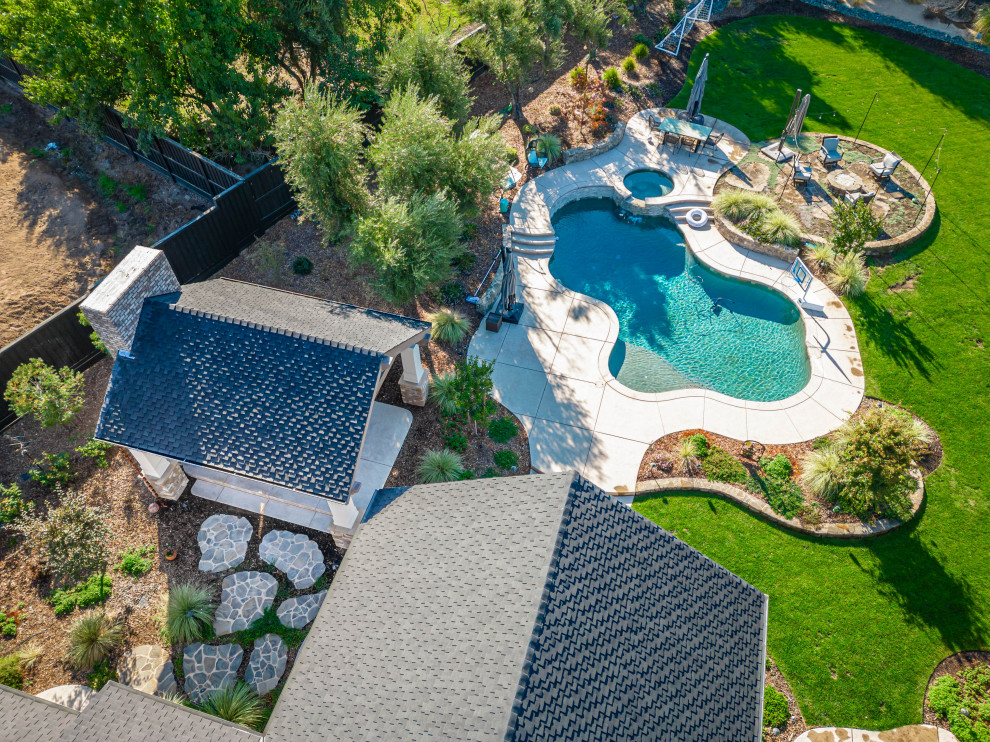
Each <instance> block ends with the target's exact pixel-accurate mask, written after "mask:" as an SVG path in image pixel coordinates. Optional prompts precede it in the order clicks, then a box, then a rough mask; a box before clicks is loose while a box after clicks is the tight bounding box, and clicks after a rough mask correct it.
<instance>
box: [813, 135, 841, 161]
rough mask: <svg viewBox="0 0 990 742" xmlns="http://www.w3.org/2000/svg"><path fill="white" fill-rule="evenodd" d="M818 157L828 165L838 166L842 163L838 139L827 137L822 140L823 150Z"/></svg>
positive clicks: (819, 151)
mask: <svg viewBox="0 0 990 742" xmlns="http://www.w3.org/2000/svg"><path fill="white" fill-rule="evenodd" d="M818 156H819V157H821V159H822V162H823V163H824V164H826V165H837V164H838V163H839V162H841V161H842V152H840V151H839V138H838V137H825V138H824V139H823V140H822V148H821V149H820V150H818Z"/></svg>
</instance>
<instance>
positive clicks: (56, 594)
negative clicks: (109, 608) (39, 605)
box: [48, 573, 113, 616]
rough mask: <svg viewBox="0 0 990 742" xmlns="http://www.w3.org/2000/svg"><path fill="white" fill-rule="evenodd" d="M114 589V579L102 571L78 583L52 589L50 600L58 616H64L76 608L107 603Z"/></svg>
mask: <svg viewBox="0 0 990 742" xmlns="http://www.w3.org/2000/svg"><path fill="white" fill-rule="evenodd" d="M112 591H113V580H111V579H110V578H109V577H107V576H106V575H104V574H102V573H101V574H93V575H90V576H89V577H88V578H87V579H86V580H83V581H82V582H80V583H78V584H76V585H73V586H71V587H67V588H64V589H62V590H54V591H52V594H51V596H50V597H49V598H48V602H49V603H51V605H52V610H53V611H54V612H55V615H56V616H64V615H66V614H67V613H72V611H74V610H75V609H76V608H89V607H90V606H91V605H99V604H100V603H106V602H107V600H108V599H109V598H110V593H111V592H112Z"/></svg>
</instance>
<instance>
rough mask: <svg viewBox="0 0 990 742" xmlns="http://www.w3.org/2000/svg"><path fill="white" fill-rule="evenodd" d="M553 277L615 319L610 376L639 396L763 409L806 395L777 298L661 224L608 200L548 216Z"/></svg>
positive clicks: (787, 317) (787, 316)
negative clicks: (679, 392)
mask: <svg viewBox="0 0 990 742" xmlns="http://www.w3.org/2000/svg"><path fill="white" fill-rule="evenodd" d="M553 224H554V229H555V230H556V233H557V238H558V239H557V247H556V249H555V250H554V254H553V258H551V260H550V272H551V273H552V274H553V275H554V277H555V278H556V279H557V280H558V281H560V283H562V284H563V285H564V286H566V287H567V288H569V289H571V290H573V291H577V292H579V293H582V294H586V295H587V296H591V297H593V298H595V299H598V300H600V301H602V302H605V303H606V304H608V305H609V306H610V307H612V309H613V310H614V311H615V313H616V315H617V316H618V318H619V325H620V329H619V338H618V340H617V341H616V344H615V348H614V349H613V350H612V354H611V356H610V358H609V370H610V371H611V372H612V375H613V376H615V377H616V378H617V379H618V380H619V382H621V383H622V384H624V385H625V386H627V387H629V388H630V389H634V390H636V391H641V392H665V391H671V390H675V389H684V388H690V387H700V388H704V389H711V390H714V391H717V392H721V393H723V394H727V395H729V396H732V397H736V398H739V399H749V400H754V401H761V402H769V401H773V400H777V399H784V398H785V397H789V396H791V395H792V394H795V393H797V392H798V391H800V390H801V389H803V388H804V387H805V385H806V384H807V383H808V380H809V378H810V377H811V364H810V360H809V358H808V352H807V350H806V348H805V344H804V342H805V337H804V322H803V321H802V319H801V315H800V312H799V311H798V309H797V307H796V306H794V304H793V303H791V302H790V301H789V300H788V299H787V298H785V297H784V296H783V295H782V294H780V293H779V292H777V291H774V290H772V289H770V288H767V287H765V286H760V285H758V284H755V283H749V282H746V281H740V280H738V279H735V278H730V277H728V276H725V275H722V274H721V273H717V272H715V271H713V270H711V269H710V268H707V267H705V266H704V265H702V264H700V263H699V262H698V261H697V260H696V259H695V258H694V256H693V255H692V254H691V251H690V250H689V249H688V248H687V246H686V245H685V244H684V240H683V238H682V237H681V233H680V232H679V231H678V230H677V228H676V227H675V226H674V224H673V223H672V222H670V221H668V220H666V219H660V218H651V217H643V218H642V219H641V220H640V221H638V222H635V223H634V222H632V221H628V220H626V219H623V218H622V217H621V216H620V212H619V210H618V209H617V208H616V206H615V204H614V203H613V202H612V201H611V200H608V199H584V200H581V201H576V202H573V203H571V204H568V205H566V206H564V207H562V208H561V209H560V210H558V211H557V213H556V214H554V217H553Z"/></svg>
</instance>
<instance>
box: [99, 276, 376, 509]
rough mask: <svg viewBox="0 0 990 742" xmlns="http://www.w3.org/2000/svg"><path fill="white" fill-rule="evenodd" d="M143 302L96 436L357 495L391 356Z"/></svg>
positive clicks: (324, 491)
mask: <svg viewBox="0 0 990 742" xmlns="http://www.w3.org/2000/svg"><path fill="white" fill-rule="evenodd" d="M174 299H175V295H166V296H162V297H156V298H153V299H149V300H147V301H146V302H145V304H144V308H143V310H142V312H141V318H140V320H139V323H138V328H137V333H136V334H135V337H134V343H133V345H132V346H131V351H130V354H129V357H128V356H125V355H123V354H121V355H120V356H118V357H117V359H116V361H115V363H114V368H113V375H112V377H111V380H110V385H109V387H108V389H107V396H106V399H105V400H104V403H103V409H102V411H101V413H100V420H99V422H98V424H97V428H96V437H97V438H99V439H101V440H106V441H110V442H112V443H117V444H120V445H123V446H130V447H133V448H138V449H142V450H145V451H150V452H152V453H157V454H160V455H162V456H166V457H168V458H172V459H178V460H180V461H185V462H191V463H195V464H202V465H205V466H211V467H215V468H217V469H222V470H225V471H231V472H235V473H237V474H242V475H246V476H249V477H254V478H256V479H260V480H263V481H265V482H271V483H273V484H277V485H280V486H283V487H289V488H292V489H297V490H300V491H303V492H307V493H310V494H314V495H320V496H323V497H330V498H334V499H339V500H344V499H346V498H347V496H348V494H349V491H350V486H351V481H352V479H353V476H354V468H355V466H356V465H357V460H358V454H359V451H360V446H361V441H362V439H363V437H364V431H365V428H366V426H367V419H368V414H369V412H370V410H371V404H372V400H373V397H374V393H375V386H376V383H377V381H378V377H379V372H380V370H381V367H382V366H381V364H382V360H383V357H382V356H380V355H378V354H377V353H370V352H368V351H355V350H347V349H345V348H342V347H337V346H335V345H331V344H329V341H323V340H320V341H316V340H312V339H306V338H303V337H300V336H299V335H298V334H296V333H289V332H287V331H285V330H271V329H261V328H259V327H257V326H253V325H251V324H247V323H246V322H245V321H242V320H230V319H226V318H224V317H219V316H216V315H209V316H207V315H203V314H201V313H199V312H196V313H193V312H194V311H195V310H191V309H189V308H188V307H186V308H180V307H176V306H174V305H172V304H170V302H171V301H173V300H174Z"/></svg>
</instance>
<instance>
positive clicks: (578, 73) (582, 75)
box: [570, 67, 588, 91]
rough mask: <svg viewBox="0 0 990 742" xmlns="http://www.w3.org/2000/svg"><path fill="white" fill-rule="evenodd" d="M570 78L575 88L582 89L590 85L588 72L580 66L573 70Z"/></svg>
mask: <svg viewBox="0 0 990 742" xmlns="http://www.w3.org/2000/svg"><path fill="white" fill-rule="evenodd" d="M570 79H571V87H572V88H574V89H575V90H578V91H581V90H584V89H585V88H587V87H588V73H587V72H585V71H584V70H582V69H580V68H578V67H575V68H574V69H573V70H571V74H570Z"/></svg>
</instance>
